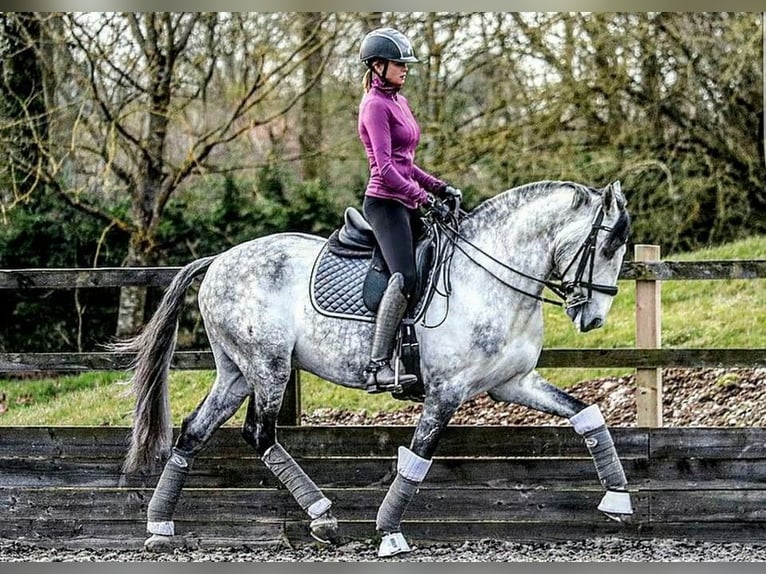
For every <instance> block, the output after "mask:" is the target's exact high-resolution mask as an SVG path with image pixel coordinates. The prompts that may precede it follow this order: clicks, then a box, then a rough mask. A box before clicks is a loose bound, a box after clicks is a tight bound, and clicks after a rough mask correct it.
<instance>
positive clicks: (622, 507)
mask: <svg viewBox="0 0 766 574" xmlns="http://www.w3.org/2000/svg"><path fill="white" fill-rule="evenodd" d="M598 509H599V510H600V511H601V512H605V513H606V514H618V515H619V514H633V505H632V504H631V502H630V494H629V493H627V492H618V491H615V490H607V491H606V493H605V494H604V497H603V498H602V499H601V503H600V504H599V505H598Z"/></svg>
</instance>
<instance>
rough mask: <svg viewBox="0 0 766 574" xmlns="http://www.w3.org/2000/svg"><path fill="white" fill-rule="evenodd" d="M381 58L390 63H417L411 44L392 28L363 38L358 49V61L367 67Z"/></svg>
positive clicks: (377, 31) (374, 32) (383, 29)
mask: <svg viewBox="0 0 766 574" xmlns="http://www.w3.org/2000/svg"><path fill="white" fill-rule="evenodd" d="M376 58H381V59H383V60H390V61H392V62H406V63H408V64H411V63H414V62H417V61H418V59H417V58H416V57H415V52H414V51H413V49H412V43H410V41H409V40H408V39H407V36H405V35H404V34H402V33H401V32H399V31H398V30H394V29H393V28H378V29H377V30H373V31H372V32H370V33H369V34H367V35H366V36H365V37H364V40H362V46H361V47H360V48H359V59H360V60H361V61H362V62H364V63H365V64H367V65H370V63H371V62H372V60H374V59H376Z"/></svg>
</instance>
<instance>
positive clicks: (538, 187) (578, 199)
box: [470, 180, 598, 216]
mask: <svg viewBox="0 0 766 574" xmlns="http://www.w3.org/2000/svg"><path fill="white" fill-rule="evenodd" d="M562 187H563V188H569V189H571V190H572V191H573V192H574V197H573V198H572V203H573V206H579V205H581V204H582V203H583V202H586V203H587V202H590V199H591V197H593V195H594V194H598V189H596V188H595V187H590V186H587V185H584V184H582V183H577V182H574V181H555V180H545V181H535V182H532V183H525V184H524V185H519V186H516V187H512V188H510V189H507V190H505V191H503V192H501V193H499V194H497V195H495V196H494V197H490V198H489V199H486V200H484V201H483V202H482V203H480V204H479V205H478V206H476V208H474V209H473V210H471V213H470V215H471V216H473V215H479V214H482V213H483V212H484V211H486V210H495V209H510V210H515V209H517V208H518V207H519V206H520V205H523V204H525V203H528V202H530V201H534V200H536V199H538V198H540V197H541V196H545V195H548V194H550V193H552V192H554V191H558V190H560V189H561V188H562Z"/></svg>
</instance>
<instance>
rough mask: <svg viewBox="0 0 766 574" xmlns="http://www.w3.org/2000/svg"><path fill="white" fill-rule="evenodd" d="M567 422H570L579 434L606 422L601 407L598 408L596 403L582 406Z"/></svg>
mask: <svg viewBox="0 0 766 574" xmlns="http://www.w3.org/2000/svg"><path fill="white" fill-rule="evenodd" d="M569 422H570V423H572V426H573V427H574V430H575V432H576V433H577V434H580V435H582V434H585V433H586V432H588V431H592V430H594V429H597V428H598V427H600V426H601V425H605V424H606V420H604V415H602V414H601V409H599V408H598V405H591V406H589V407H587V408H584V409H583V410H581V411H580V412H579V413H577V414H576V415H574V416H573V417H572V418H570V419H569Z"/></svg>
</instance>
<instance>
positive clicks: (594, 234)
mask: <svg viewBox="0 0 766 574" xmlns="http://www.w3.org/2000/svg"><path fill="white" fill-rule="evenodd" d="M430 214H431V215H432V217H431V223H432V225H434V226H435V227H436V228H437V229H439V230H440V231H441V232H442V234H443V235H444V236H445V237H447V238H448V240H449V242H450V243H451V245H452V247H453V248H456V249H458V250H459V251H460V252H461V253H463V254H464V255H465V256H466V257H467V258H468V259H469V260H470V261H472V262H473V263H475V264H476V265H478V266H479V267H481V268H483V269H484V270H485V271H486V272H487V273H489V274H490V275H491V276H492V277H494V278H495V279H497V280H498V281H499V282H500V283H502V284H503V285H505V286H506V287H508V288H509V289H512V290H513V291H516V292H517V293H521V294H522V295H525V296H527V297H531V298H532V299H537V300H538V301H542V302H544V303H550V304H552V305H557V306H559V307H562V306H564V305H566V308H567V309H571V308H573V307H579V306H580V305H584V304H586V303H588V302H589V301H590V300H591V297H592V296H593V292H594V291H595V292H598V293H604V294H605V295H610V296H612V297H614V296H615V295H617V286H613V285H602V284H600V283H594V282H593V268H594V265H595V261H596V240H597V238H598V233H599V231H607V232H611V231H612V228H611V227H609V226H606V225H603V221H604V207H603V206H601V208H600V209H599V211H598V214H597V215H596V218H595V220H594V221H593V223H592V224H591V229H590V232H589V233H588V236H587V237H586V238H585V241H584V242H583V243H582V245H581V246H580V248H579V249H578V250H577V252H576V253H575V255H574V256H573V257H572V261H570V263H569V265H567V267H566V268H565V269H564V272H563V273H561V274H560V276H561V277H562V278H563V277H565V276H566V274H567V273H568V272H569V270H570V269H571V268H572V267H573V266H574V265H575V263H576V264H577V269H576V271H575V276H574V279H573V280H571V281H564V280H563V279H555V280H550V279H540V278H539V277H534V276H532V275H528V274H527V273H524V272H523V271H519V270H518V269H515V268H513V267H511V266H510V265H508V264H506V263H504V262H502V261H500V260H499V259H497V258H495V257H493V256H492V255H490V254H489V253H487V252H486V251H484V250H483V249H482V248H480V247H478V246H477V245H475V244H474V243H472V242H471V241H470V240H469V239H467V238H466V237H465V236H464V235H462V234H461V233H460V231H459V229H458V227H459V221H460V219H461V218H462V217H463V216H465V215H467V213H466V212H465V211H463V210H461V209H460V204H459V202H457V201H456V202H455V205H454V208H453V209H450V210H449V212H448V213H446V214H445V213H444V212H441V213H439V212H437V211H436V210H434V209H432V210H431V212H430ZM462 244H465V245H468V246H470V247H471V248H473V249H474V250H476V251H478V252H479V253H481V254H482V255H483V256H484V257H486V258H488V259H490V260H491V261H492V262H494V263H496V264H497V265H499V266H500V267H502V268H503V269H505V270H507V271H510V272H512V273H514V274H516V275H519V276H521V277H524V278H526V279H530V280H532V281H535V282H537V283H540V284H542V285H544V286H545V287H548V289H550V290H551V291H552V292H553V293H555V294H556V295H557V296H558V297H559V298H560V299H561V301H557V300H554V299H550V298H548V297H544V296H542V295H537V294H535V293H530V292H529V291H525V290H524V289H520V288H519V287H516V286H515V285H513V284H511V283H509V282H508V281H506V280H505V279H503V278H501V277H499V276H498V275H497V274H495V273H494V272H492V271H491V270H490V269H488V268H487V267H486V266H485V265H483V264H481V263H480V262H478V261H477V260H476V258H475V257H474V256H472V255H471V254H469V253H468V252H467V251H466V249H465V248H464V247H463V245H462ZM450 263H451V255H450ZM447 267H449V265H448V266H447ZM586 272H587V274H588V277H587V280H586V279H584V277H585V274H586ZM447 275H449V274H448V273H447ZM578 287H582V288H584V289H585V290H586V291H587V295H585V294H584V293H576V291H575V290H576V289H577V288H578ZM448 294H449V288H448V293H447V295H448Z"/></svg>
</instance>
